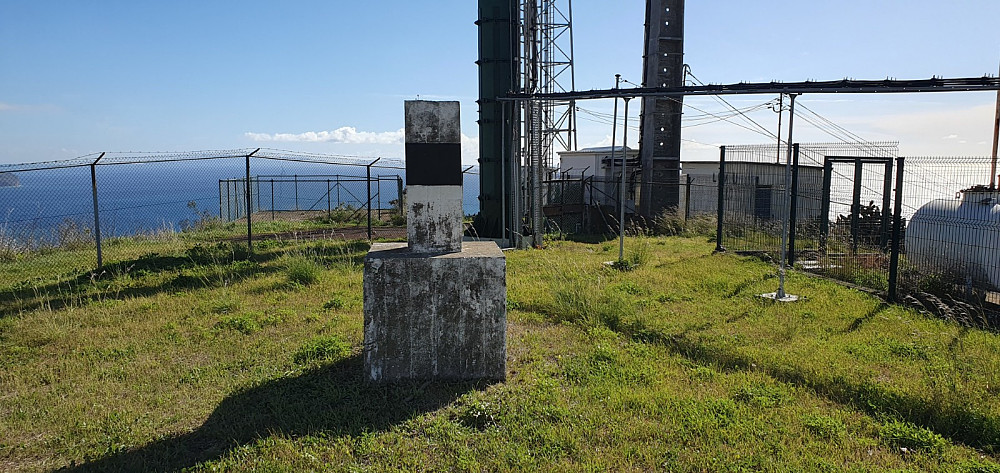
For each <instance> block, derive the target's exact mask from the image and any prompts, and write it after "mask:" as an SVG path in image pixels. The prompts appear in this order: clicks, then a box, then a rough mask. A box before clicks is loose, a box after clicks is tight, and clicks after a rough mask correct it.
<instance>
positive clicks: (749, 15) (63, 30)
mask: <svg viewBox="0 0 1000 473" xmlns="http://www.w3.org/2000/svg"><path fill="white" fill-rule="evenodd" d="M942 5H944V6H942ZM573 13H574V36H575V40H576V42H575V53H576V83H577V88H578V89H581V90H583V89H593V88H606V87H610V86H612V85H613V82H614V74H615V73H620V74H622V75H623V77H625V78H627V79H629V80H631V81H633V82H636V83H638V82H639V81H640V80H641V76H640V70H641V61H642V59H641V58H642V37H643V22H644V18H643V15H644V3H643V2H638V1H620V2H608V1H594V0H590V1H585V0H577V1H576V2H574V5H573ZM476 16H477V4H476V2H475V1H473V0H439V1H435V2H413V1H396V0H384V1H377V2H346V1H331V0H327V1H287V2H264V1H240V2H235V1H197V2H195V1H172V2H137V1H102V2H71V1H51V0H33V1H14V0H0V143H2V146H0V163H9V162H28V161H41V160H52V159H65V158H71V157H75V156H79V155H83V154H87V153H91V152H95V151H183V150H199V149H225V148H246V147H258V146H262V147H271V148H280V149H290V150H300V151H307V152H318V153H332V154H347V155H363V156H386V157H401V156H402V144H401V142H400V134H399V130H400V129H401V128H402V108H403V107H402V102H403V100H405V99H410V98H417V97H418V96H419V97H420V98H427V99H448V100H460V101H461V102H462V115H463V130H464V134H465V135H466V136H467V146H466V149H465V158H464V159H465V160H466V161H474V160H475V158H476V156H475V153H476V151H477V145H476V139H477V137H478V129H477V128H476V123H475V121H476V118H477V116H476V115H477V106H476V103H475V100H476V98H477V94H478V84H477V69H476V65H475V63H474V61H475V60H476V56H477V31H476V26H475V25H474V24H473V22H474V21H475V20H476ZM998 18H1000V2H998V1H996V0H965V1H962V0H956V1H954V2H949V3H947V4H942V3H941V2H932V1H928V0H910V1H902V0H885V1H879V0H867V1H861V0H842V1H838V2H806V1H779V0H759V1H754V2H747V1H736V0H718V1H688V2H687V18H686V45H685V46H686V62H687V63H688V64H690V65H691V67H692V71H693V73H694V74H695V75H696V76H697V77H698V78H699V79H701V80H703V81H705V82H715V83H731V82H738V81H769V80H785V81H797V80H805V79H816V80H829V79H840V78H843V77H852V78H858V79H879V78H884V77H887V76H891V77H895V78H901V79H913V78H928V77H931V76H933V75H937V76H944V77H968V76H982V75H983V74H992V75H995V74H997V69H998V61H1000V27H998V25H997V19H998ZM774 98H775V97H769V96H742V97H731V98H729V100H730V102H732V103H733V104H734V105H735V106H737V107H748V106H752V105H756V104H762V103H764V102H767V101H769V100H771V99H774ZM799 100H800V102H799V103H800V104H803V105H805V106H807V107H809V108H810V109H811V110H814V111H816V112H817V113H819V114H821V115H822V116H824V117H827V118H829V119H831V120H834V121H835V122H837V123H838V124H840V125H842V126H845V127H847V128H848V129H850V130H851V131H853V132H855V133H857V134H859V135H861V136H862V137H864V138H866V139H870V140H898V141H900V147H901V150H902V152H903V153H904V154H908V155H988V154H989V152H990V146H991V144H992V118H993V109H994V104H995V100H996V96H995V94H992V93H948V94H922V95H910V94H908V95H892V96H889V95H877V96H876V95H807V96H804V97H802V98H800V99H799ZM688 104H690V105H692V106H694V107H697V108H699V109H702V110H706V111H710V112H713V113H718V112H723V111H724V110H725V108H724V107H723V106H722V105H720V104H719V103H718V102H716V101H715V100H713V99H711V98H690V99H688ZM580 106H581V107H584V108H585V109H587V110H592V111H595V112H599V113H610V111H611V108H612V106H611V102H610V101H594V102H586V103H581V104H580ZM637 112H638V110H637V107H635V106H633V107H632V110H631V114H632V115H637ZM687 113H689V114H692V115H693V114H698V113H700V112H697V111H695V110H694V109H688V110H687ZM752 116H753V118H754V119H756V120H757V121H759V122H760V123H761V124H762V125H763V126H765V127H766V128H768V129H772V130H773V129H775V127H776V126H777V115H776V114H775V113H773V112H770V111H766V110H764V111H759V112H756V113H754V114H753V115H752ZM610 133H611V130H610V125H606V124H602V123H595V122H592V121H587V120H583V119H581V120H580V138H579V141H580V144H581V145H582V146H584V145H585V146H590V145H598V144H606V143H607V142H609V141H610ZM635 138H636V133H634V132H630V141H632V142H634V140H635ZM684 138H685V139H687V140H691V141H686V142H685V146H684V153H685V155H686V156H691V157H699V156H702V157H703V156H711V155H712V154H714V153H715V151H714V147H715V146H717V145H720V144H742V143H760V142H768V141H769V140H768V138H766V137H765V136H763V135H761V134H758V133H752V132H750V131H747V130H745V129H743V128H740V127H737V126H734V125H732V124H728V123H725V122H720V123H715V124H710V125H704V126H698V127H692V128H686V129H685V130H684ZM831 140H833V138H832V137H830V136H828V135H825V134H824V133H823V132H821V131H820V130H818V129H814V128H811V127H810V126H809V125H808V124H806V123H804V122H801V123H799V122H797V124H796V141H803V142H805V141H825V142H828V141H831Z"/></svg>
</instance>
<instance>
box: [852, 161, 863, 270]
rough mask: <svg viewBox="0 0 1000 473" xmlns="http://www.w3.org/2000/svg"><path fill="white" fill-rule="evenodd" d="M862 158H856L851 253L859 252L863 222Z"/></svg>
mask: <svg viewBox="0 0 1000 473" xmlns="http://www.w3.org/2000/svg"><path fill="white" fill-rule="evenodd" d="M864 172H865V165H864V163H863V162H862V161H861V158H856V159H855V160H854V195H853V196H852V198H851V253H857V252H858V224H859V223H860V222H861V218H860V217H861V215H860V213H861V180H862V179H864V177H865V174H864Z"/></svg>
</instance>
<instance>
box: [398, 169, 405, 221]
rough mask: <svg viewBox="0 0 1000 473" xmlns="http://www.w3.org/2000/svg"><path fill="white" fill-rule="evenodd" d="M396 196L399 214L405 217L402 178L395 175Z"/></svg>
mask: <svg viewBox="0 0 1000 473" xmlns="http://www.w3.org/2000/svg"><path fill="white" fill-rule="evenodd" d="M396 198H397V199H399V216H400V217H405V216H406V210H405V209H404V208H403V178H401V177H399V176H398V175H397V176H396Z"/></svg>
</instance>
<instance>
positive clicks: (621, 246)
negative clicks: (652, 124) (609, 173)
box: [618, 97, 631, 261]
mask: <svg viewBox="0 0 1000 473" xmlns="http://www.w3.org/2000/svg"><path fill="white" fill-rule="evenodd" d="M629 100H631V99H630V98H629V97H625V125H624V126H623V127H622V188H621V192H620V197H619V198H618V200H620V201H621V204H622V205H621V207H622V208H621V211H620V212H618V261H624V253H625V174H626V171H625V170H626V169H628V163H627V161H628V153H627V152H626V151H625V150H627V149H628V147H627V146H626V145H627V143H628V101H629Z"/></svg>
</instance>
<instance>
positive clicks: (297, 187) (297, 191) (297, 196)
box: [293, 174, 299, 210]
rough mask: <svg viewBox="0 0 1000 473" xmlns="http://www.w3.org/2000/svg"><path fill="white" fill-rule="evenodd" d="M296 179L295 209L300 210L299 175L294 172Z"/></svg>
mask: <svg viewBox="0 0 1000 473" xmlns="http://www.w3.org/2000/svg"><path fill="white" fill-rule="evenodd" d="M293 177H294V179H295V210H299V175H298V174H293Z"/></svg>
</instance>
